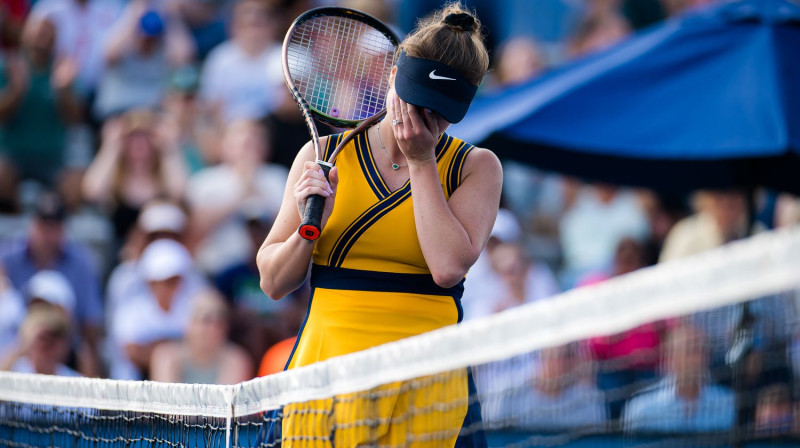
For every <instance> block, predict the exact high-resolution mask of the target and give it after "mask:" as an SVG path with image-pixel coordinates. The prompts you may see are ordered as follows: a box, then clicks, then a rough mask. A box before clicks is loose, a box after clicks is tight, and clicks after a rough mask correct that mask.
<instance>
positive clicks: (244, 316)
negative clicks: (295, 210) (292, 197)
mask: <svg viewBox="0 0 800 448" xmlns="http://www.w3.org/2000/svg"><path fill="white" fill-rule="evenodd" d="M245 213H247V214H248V216H247V217H246V218H245V219H246V220H247V224H246V227H247V234H248V236H249V237H250V241H251V245H250V247H251V252H250V256H248V257H247V258H246V259H245V260H242V261H241V262H239V263H236V264H234V265H232V266H229V267H227V268H226V269H225V270H223V271H222V272H221V273H220V274H219V275H218V276H216V278H215V279H214V283H215V285H216V287H217V289H218V290H219V291H220V292H221V293H222V294H223V295H224V297H225V299H226V300H227V301H228V303H230V304H231V307H232V309H233V316H232V322H233V331H232V334H231V340H232V341H233V342H235V343H237V344H239V345H241V346H242V347H244V348H245V349H246V350H247V351H248V353H249V355H250V356H251V357H252V359H253V361H254V362H255V361H257V360H258V359H260V358H261V356H262V355H263V354H264V352H265V351H266V350H267V348H269V347H270V346H271V345H273V344H275V343H277V342H278V341H280V340H282V339H285V338H287V337H289V336H291V333H289V328H288V327H289V325H288V324H289V322H288V321H287V319H286V316H285V313H284V310H285V309H286V308H287V307H289V306H292V305H293V301H292V300H285V301H284V300H272V299H270V298H269V297H267V296H265V295H264V292H263V291H262V290H261V286H260V276H259V273H258V266H256V254H257V253H258V249H259V248H260V247H261V243H263V242H264V239H265V238H266V237H267V234H268V233H269V230H270V228H271V227H272V216H271V215H269V214H266V215H265V214H264V213H263V211H259V210H258V209H253V210H246V211H245Z"/></svg>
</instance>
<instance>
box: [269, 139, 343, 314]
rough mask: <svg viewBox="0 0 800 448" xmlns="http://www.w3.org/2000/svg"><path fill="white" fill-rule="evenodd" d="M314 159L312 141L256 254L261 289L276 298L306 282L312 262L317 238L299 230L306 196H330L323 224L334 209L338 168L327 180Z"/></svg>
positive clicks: (294, 166)
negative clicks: (306, 235)
mask: <svg viewBox="0 0 800 448" xmlns="http://www.w3.org/2000/svg"><path fill="white" fill-rule="evenodd" d="M325 142H326V138H325V137H323V138H321V139H320V145H322V146H323V147H324V145H325ZM314 160H315V157H314V149H313V147H312V146H311V143H310V142H309V143H307V144H306V145H305V146H303V149H301V150H300V152H299V153H298V154H297V157H296V158H295V160H294V163H293V164H292V169H291V170H290V171H289V178H288V180H287V181H286V189H285V190H284V193H283V202H282V203H281V209H280V211H279V212H278V217H277V218H276V219H275V223H274V224H273V226H272V230H270V232H269V235H267V238H266V240H264V244H262V245H261V248H260V249H259V250H258V255H257V256H256V263H257V264H258V271H259V273H260V275H261V289H262V290H263V291H264V293H266V294H267V295H268V296H269V297H271V298H273V299H276V300H277V299H280V298H282V297H284V296H285V295H287V294H289V293H290V292H292V291H294V290H295V289H297V288H299V287H300V285H302V284H303V281H304V280H305V278H306V275H307V274H308V268H309V266H310V264H311V255H312V253H313V252H314V242H313V241H308V240H305V239H303V238H302V237H301V236H300V235H299V234H298V233H297V228H298V227H300V221H301V215H300V213H301V212H300V210H302V209H303V208H304V206H305V202H306V199H308V197H309V196H310V195H313V194H317V195H320V196H323V197H325V198H327V200H326V201H325V211H324V212H323V215H322V227H324V226H325V223H326V222H327V220H328V217H329V216H330V214H331V211H332V210H333V202H334V198H335V197H336V184H337V182H338V172H337V170H336V168H334V169H332V170H331V172H330V183H328V181H326V180H325V176H323V174H322V172H321V170H319V166H318V165H317V164H316V163H315V162H314Z"/></svg>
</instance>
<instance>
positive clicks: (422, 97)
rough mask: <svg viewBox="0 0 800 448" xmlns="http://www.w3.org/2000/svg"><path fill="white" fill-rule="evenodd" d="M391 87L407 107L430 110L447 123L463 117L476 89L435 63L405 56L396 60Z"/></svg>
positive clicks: (476, 87) (442, 65)
mask: <svg viewBox="0 0 800 448" xmlns="http://www.w3.org/2000/svg"><path fill="white" fill-rule="evenodd" d="M396 65H397V73H396V74H395V78H394V88H395V91H396V92H397V96H399V97H400V99H402V100H403V101H405V102H406V103H408V104H413V105H414V106H419V107H422V108H427V109H431V110H433V111H434V112H436V113H438V114H439V115H441V116H442V117H444V119H445V120H447V121H449V122H450V123H458V122H459V121H461V120H462V119H463V118H464V115H466V114H467V110H468V109H469V105H470V104H471V103H472V99H473V98H475V93H476V92H477V91H478V86H475V85H472V83H470V82H469V81H467V79H466V78H465V77H464V75H462V74H461V72H459V71H458V70H456V69H454V68H452V67H450V66H449V65H447V64H444V63H442V62H439V61H431V60H428V59H419V58H414V57H411V56H408V55H407V54H406V53H405V52H404V51H401V52H400V56H399V57H398V58H397V64H396Z"/></svg>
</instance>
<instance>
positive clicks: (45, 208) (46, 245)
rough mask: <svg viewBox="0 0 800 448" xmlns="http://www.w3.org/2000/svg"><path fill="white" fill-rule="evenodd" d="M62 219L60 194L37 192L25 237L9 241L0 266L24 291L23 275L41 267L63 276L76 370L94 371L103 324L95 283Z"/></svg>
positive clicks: (84, 253)
mask: <svg viewBox="0 0 800 448" xmlns="http://www.w3.org/2000/svg"><path fill="white" fill-rule="evenodd" d="M65 219H66V211H65V210H64V207H63V204H62V203H61V201H60V199H59V198H58V197H57V196H56V195H54V194H52V193H44V194H42V195H41V197H40V198H39V200H38V202H37V204H36V210H35V213H34V217H33V220H32V222H31V225H30V230H29V232H28V236H27V238H25V239H24V240H22V241H14V242H11V243H10V244H9V245H8V247H7V248H6V250H5V251H4V253H3V254H2V255H0V265H2V266H3V267H4V268H5V270H6V274H7V275H8V278H9V280H10V281H11V283H12V285H13V286H14V288H16V289H17V290H18V291H25V288H26V287H27V285H28V282H29V280H31V279H32V278H33V276H34V275H35V274H36V273H38V272H39V271H43V270H53V271H57V272H59V273H61V274H62V275H63V276H64V277H65V278H66V279H67V280H68V281H69V284H70V286H71V288H72V292H73V294H74V297H75V314H74V320H75V322H76V326H77V328H76V329H77V338H76V339H77V341H78V346H77V347H76V348H77V356H78V360H77V366H78V371H80V372H81V373H82V374H84V375H86V376H99V375H100V374H101V370H102V369H101V363H100V358H99V355H98V342H99V339H100V334H101V329H102V324H103V301H102V299H101V297H100V282H99V279H98V277H97V274H96V270H95V266H94V263H93V262H92V260H91V259H90V256H89V252H88V250H87V249H86V248H85V247H84V246H82V245H80V244H78V243H75V242H71V241H67V240H66V238H65V236H64V220H65Z"/></svg>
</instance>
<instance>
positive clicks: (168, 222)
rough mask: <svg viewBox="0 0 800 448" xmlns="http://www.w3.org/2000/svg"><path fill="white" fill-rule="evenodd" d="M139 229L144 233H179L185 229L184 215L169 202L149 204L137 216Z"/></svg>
mask: <svg viewBox="0 0 800 448" xmlns="http://www.w3.org/2000/svg"><path fill="white" fill-rule="evenodd" d="M139 227H140V228H141V229H142V230H144V231H145V233H152V232H174V233H181V232H183V231H184V230H185V229H186V213H184V212H183V210H181V209H180V207H178V206H176V205H174V204H171V203H169V202H161V201H158V202H151V203H149V204H147V205H145V206H144V210H142V213H141V214H140V215H139Z"/></svg>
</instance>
